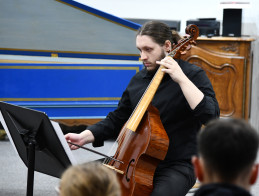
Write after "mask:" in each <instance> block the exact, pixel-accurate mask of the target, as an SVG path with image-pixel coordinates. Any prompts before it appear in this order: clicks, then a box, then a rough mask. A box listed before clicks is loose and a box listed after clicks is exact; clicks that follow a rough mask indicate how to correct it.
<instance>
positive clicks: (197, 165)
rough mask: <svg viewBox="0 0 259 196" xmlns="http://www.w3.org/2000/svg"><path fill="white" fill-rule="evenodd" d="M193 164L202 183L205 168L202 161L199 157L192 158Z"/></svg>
mask: <svg viewBox="0 0 259 196" xmlns="http://www.w3.org/2000/svg"><path fill="white" fill-rule="evenodd" d="M192 164H193V166H194V172H195V175H196V177H197V178H198V180H199V181H200V182H203V180H204V173H203V166H202V163H201V160H200V159H199V158H198V157H197V156H193V157H192Z"/></svg>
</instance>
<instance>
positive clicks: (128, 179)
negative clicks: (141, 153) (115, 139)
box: [125, 159, 135, 182]
mask: <svg viewBox="0 0 259 196" xmlns="http://www.w3.org/2000/svg"><path fill="white" fill-rule="evenodd" d="M133 162H135V159H131V161H130V162H129V164H128V167H127V171H126V175H125V177H126V180H127V181H128V182H129V181H130V178H128V171H129V167H130V165H131V163H133Z"/></svg>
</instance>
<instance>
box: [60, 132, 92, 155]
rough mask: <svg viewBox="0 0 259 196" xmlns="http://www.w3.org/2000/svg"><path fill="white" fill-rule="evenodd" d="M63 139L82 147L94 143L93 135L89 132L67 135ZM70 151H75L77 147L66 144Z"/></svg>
mask: <svg viewBox="0 0 259 196" xmlns="http://www.w3.org/2000/svg"><path fill="white" fill-rule="evenodd" d="M65 139H66V140H67V141H68V142H71V143H74V144H77V145H80V146H83V145H85V144H88V143H92V142H94V135H93V134H92V132H91V131H90V130H85V131H83V132H81V133H79V134H77V133H68V134H66V135H65ZM68 145H69V147H70V149H71V150H76V149H78V148H79V147H77V146H74V145H73V144H68Z"/></svg>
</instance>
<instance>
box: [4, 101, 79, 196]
mask: <svg viewBox="0 0 259 196" xmlns="http://www.w3.org/2000/svg"><path fill="white" fill-rule="evenodd" d="M0 122H1V123H2V125H3V127H4V129H5V131H6V133H7V135H8V138H9V140H10V142H11V143H12V145H13V146H14V148H15V150H16V152H17V153H18V155H19V156H20V158H21V159H22V161H23V162H24V164H25V165H26V166H27V168H28V176H27V196H32V195H33V181H34V171H38V172H41V173H44V174H48V175H50V176H54V177H57V178H60V177H61V175H62V173H63V172H64V170H65V169H66V168H67V167H69V166H70V165H71V164H72V165H74V164H76V161H75V159H74V157H73V155H72V152H71V150H70V148H69V146H68V144H67V142H66V140H65V138H64V135H63V133H62V131H61V129H60V127H59V124H58V123H56V122H52V121H50V120H49V118H48V116H47V115H46V114H45V113H43V112H40V111H36V110H32V109H28V108H24V107H20V106H16V105H12V104H8V103H5V102H0Z"/></svg>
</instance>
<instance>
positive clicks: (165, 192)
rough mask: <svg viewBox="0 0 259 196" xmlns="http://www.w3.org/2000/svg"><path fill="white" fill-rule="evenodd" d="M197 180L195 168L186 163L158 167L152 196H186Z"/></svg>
mask: <svg viewBox="0 0 259 196" xmlns="http://www.w3.org/2000/svg"><path fill="white" fill-rule="evenodd" d="M195 182H196V177H195V174H194V170H193V169H192V168H191V167H187V166H184V165H175V166H170V167H169V168H168V167H163V168H158V169H157V170H156V172H155V175H154V189H153V192H152V194H151V196H185V195H186V194H187V193H188V191H189V190H190V189H191V188H192V187H193V185H194V184H195Z"/></svg>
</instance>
